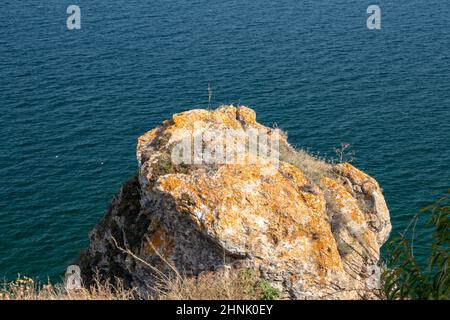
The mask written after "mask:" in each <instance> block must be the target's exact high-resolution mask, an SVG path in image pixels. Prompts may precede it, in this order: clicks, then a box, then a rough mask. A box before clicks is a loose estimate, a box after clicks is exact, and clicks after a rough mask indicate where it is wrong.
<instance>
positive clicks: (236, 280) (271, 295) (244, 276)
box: [156, 269, 280, 300]
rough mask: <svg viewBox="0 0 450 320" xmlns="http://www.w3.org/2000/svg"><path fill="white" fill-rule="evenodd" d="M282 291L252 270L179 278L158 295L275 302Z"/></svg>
mask: <svg viewBox="0 0 450 320" xmlns="http://www.w3.org/2000/svg"><path fill="white" fill-rule="evenodd" d="M279 297H280V292H279V291H278V290H277V289H275V288H273V287H272V286H271V285H269V284H268V283H267V282H266V281H265V280H262V279H260V278H259V277H258V276H257V275H256V273H255V272H254V271H252V270H250V269H241V270H237V271H232V272H230V273H229V274H217V273H207V274H202V275H200V276H198V277H195V278H176V279H175V280H174V281H171V282H170V283H169V284H168V286H167V291H166V292H159V293H158V295H157V296H156V299H161V300H273V299H278V298H279Z"/></svg>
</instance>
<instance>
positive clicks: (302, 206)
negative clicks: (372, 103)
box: [92, 106, 390, 299]
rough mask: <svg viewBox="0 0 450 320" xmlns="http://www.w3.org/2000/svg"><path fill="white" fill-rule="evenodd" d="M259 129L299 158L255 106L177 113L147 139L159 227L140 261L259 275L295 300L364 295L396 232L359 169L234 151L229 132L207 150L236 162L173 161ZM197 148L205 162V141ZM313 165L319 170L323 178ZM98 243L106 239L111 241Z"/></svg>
mask: <svg viewBox="0 0 450 320" xmlns="http://www.w3.org/2000/svg"><path fill="white" fill-rule="evenodd" d="M249 128H250V129H257V130H259V131H258V132H260V133H263V134H264V135H266V136H264V138H265V139H266V138H267V139H268V140H270V139H275V140H276V142H277V143H278V145H279V146H283V148H281V149H280V150H285V152H286V150H288V151H289V152H290V154H289V157H288V158H292V157H293V156H294V157H295V150H294V149H293V148H292V147H291V146H290V145H289V144H288V142H287V140H286V139H287V138H286V136H285V135H283V134H282V133H281V132H279V131H278V130H276V129H272V128H268V127H265V126H263V125H261V124H259V123H258V122H257V121H256V113H255V112H254V111H253V110H252V109H249V108H247V107H234V106H223V107H220V108H218V109H216V110H199V109H197V110H191V111H186V112H182V113H179V114H175V115H173V117H172V119H171V120H167V121H164V122H163V124H162V125H161V126H159V127H157V128H155V129H153V130H151V131H149V132H148V133H146V134H144V135H143V136H141V137H140V138H139V140H138V146H137V158H138V163H139V184H140V203H141V205H142V210H141V211H142V212H149V214H148V216H146V217H147V220H149V221H151V222H150V226H149V227H148V229H145V228H143V230H144V231H143V232H142V234H140V235H139V236H140V237H141V238H138V240H137V241H138V242H139V241H141V242H142V245H141V247H140V248H141V250H140V254H141V255H142V256H143V258H144V259H145V258H149V259H151V258H152V257H154V256H155V253H156V252H158V253H160V254H161V255H162V256H163V257H164V259H167V261H171V262H173V264H174V265H175V266H176V267H177V268H179V269H180V271H183V272H185V271H186V272H189V273H191V274H194V275H195V274H199V273H201V272H203V271H206V270H217V269H220V268H222V267H224V266H226V265H236V264H242V265H246V266H248V267H251V268H255V269H256V268H257V269H259V270H260V271H261V274H263V276H264V278H265V279H266V280H268V281H270V282H272V283H277V285H278V286H280V287H282V288H283V290H284V291H285V293H286V295H288V296H289V297H291V298H298V299H309V298H325V297H326V298H346V299H347V298H354V297H358V295H359V293H360V292H361V290H362V291H363V292H365V291H364V290H365V289H367V286H366V279H367V277H368V275H367V274H366V270H367V268H368V266H369V265H370V266H371V265H372V264H374V263H376V262H377V260H378V258H379V247H380V246H381V244H382V243H383V242H384V241H385V239H386V237H387V235H388V234H389V231H390V222H389V212H388V210H387V206H386V204H385V202H384V198H383V196H382V192H381V189H380V188H379V186H378V183H377V182H376V181H375V180H374V179H373V178H371V177H370V176H368V175H367V174H365V173H364V172H362V171H360V170H358V169H356V168H354V167H353V166H351V165H350V164H339V165H335V166H333V165H331V164H327V165H326V167H327V170H322V171H321V168H324V167H325V165H324V164H323V163H320V164H319V165H317V166H315V165H314V163H312V162H313V161H314V159H313V158H312V157H309V158H308V157H306V156H304V155H303V156H302V157H298V158H297V159H306V160H307V161H309V163H308V165H306V166H302V165H299V163H298V162H297V163H296V162H295V161H290V163H288V162H285V161H281V160H279V158H277V159H276V160H277V161H273V159H270V158H267V157H261V156H260V154H259V153H258V154H253V153H250V154H242V153H243V152H244V151H246V150H247V149H245V150H242V149H239V147H238V146H237V144H236V145H234V144H230V141H228V140H227V139H228V138H227V136H226V135H219V136H218V137H219V138H218V140H217V139H215V140H214V139H209V140H208V139H206V140H203V141H201V147H202V148H204V149H206V150H213V149H214V148H215V147H216V146H217V144H219V145H220V144H224V145H225V146H226V147H230V148H231V150H232V151H233V152H235V153H236V155H237V157H236V158H235V160H236V161H235V162H231V163H230V162H208V163H206V162H202V161H203V160H204V158H201V157H200V158H196V159H197V160H198V159H200V160H202V161H200V162H198V163H179V162H176V161H173V150H174V148H175V146H176V145H177V144H178V143H179V142H180V141H183V139H186V138H188V139H187V141H188V142H193V141H194V138H195V137H198V136H201V135H204V134H205V132H206V133H207V132H208V130H219V132H222V131H223V130H236V129H239V130H247V129H249ZM250 131H251V130H250ZM191 138H192V139H191ZM245 141H246V142H248V141H250V138H248V139H247V140H245ZM258 141H259V140H258ZM271 143H272V142H271ZM276 145H277V144H275V146H276ZM189 147H192V148H193V149H192V150H191V149H189V148H188V149H189V150H190V151H189V152H191V154H192V155H195V156H196V157H197V156H198V154H196V152H197V150H196V149H195V142H194V145H192V146H191V145H189ZM248 148H250V147H249V146H248ZM214 150H216V149H214ZM271 151H272V150H271ZM191 154H188V155H191ZM275 154H276V153H275ZM278 160H279V161H278ZM306 160H305V161H306ZM287 161H288V160H287ZM294 164H295V165H294ZM300 167H301V168H303V170H302V169H300ZM307 168H314V175H313V177H312V175H311V172H309V171H308V170H307ZM328 168H329V170H328ZM321 172H326V173H327V174H326V175H325V174H321ZM328 173H330V174H328ZM317 175H320V176H319V177H317ZM316 178H318V179H316ZM117 215H118V216H120V214H119V213H117ZM144 216H145V214H144ZM128 219H129V218H128ZM117 220H118V221H123V219H120V217H118V218H117ZM147 220H145V221H147ZM93 239H94V237H93ZM95 239H96V240H95V241H97V242H99V243H102V241H103V240H102V235H98V237H96V238H95ZM139 239H140V240H139ZM133 240H135V239H133ZM92 247H93V248H94V247H95V248H100V247H101V245H100V244H98V243H96V244H93V245H92ZM127 268H128V269H127ZM134 268H137V269H133V268H132V267H128V265H127V264H126V263H125V262H124V263H123V269H127V270H130V274H132V275H131V277H135V278H136V283H138V284H139V283H143V282H145V281H146V280H147V279H142V277H143V276H142V275H143V274H145V272H143V271H142V270H141V271H139V270H140V269H139V268H141V267H140V266H135V267H134ZM366 291H367V290H366Z"/></svg>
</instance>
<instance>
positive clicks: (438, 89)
mask: <svg viewBox="0 0 450 320" xmlns="http://www.w3.org/2000/svg"><path fill="white" fill-rule="evenodd" d="M70 4H77V5H79V6H80V7H81V14H82V25H81V30H76V31H68V30H67V28H66V17H67V15H66V8H67V6H68V5H70ZM370 4H373V3H372V2H371V1H370V2H369V1H361V0H346V1H336V0H329V1H317V0H307V1H297V0H284V1H262V0H253V1H238V0H232V1H224V0H220V1H219V0H209V1H194V0H193V1H170V0H164V1H162V0H158V1H137V0H127V1H104V0H101V1H86V0H73V1H70V2H69V1H62V0H58V1H56V0H48V1H31V0H23V1H16V0H2V1H1V3H0V75H1V77H0V106H1V112H0V134H1V140H0V179H1V180H0V277H6V278H9V279H11V278H14V277H15V276H16V274H17V273H18V272H20V273H22V274H27V275H30V276H40V277H41V278H43V277H46V276H47V275H49V276H55V275H58V274H61V272H63V270H64V268H65V266H66V265H67V264H68V263H70V262H71V261H72V259H73V258H75V257H76V255H77V253H78V252H79V250H80V249H82V248H83V247H85V246H86V245H87V233H88V231H89V230H90V229H91V228H92V227H93V226H94V224H95V223H96V221H97V220H98V219H99V218H100V217H101V216H102V215H103V212H104V210H105V208H106V205H107V203H108V201H109V200H110V198H111V197H112V195H113V194H114V192H115V191H116V190H117V189H118V187H119V186H120V184H121V183H122V182H123V181H124V180H125V179H126V178H127V177H128V176H129V175H131V174H132V173H133V172H134V171H135V170H136V161H135V154H134V148H135V144H136V138H137V137H138V136H139V135H140V134H142V133H143V132H145V131H147V130H149V129H151V128H152V127H153V126H155V125H157V124H158V123H160V122H161V121H162V120H164V119H166V118H167V117H169V116H170V115H171V114H173V113H175V112H179V111H182V110H187V109H191V108H194V107H207V99H208V98H207V97H208V92H207V87H208V83H211V85H212V88H213V104H214V105H218V104H221V103H240V104H245V105H249V106H251V107H253V108H254V109H256V111H257V113H258V118H259V120H260V121H261V122H263V123H266V124H272V123H273V122H276V123H277V125H278V127H280V128H282V129H284V130H287V131H288V133H289V136H290V141H291V142H293V143H294V144H295V145H297V146H299V147H310V148H311V150H313V151H318V152H321V153H322V154H324V155H328V156H331V155H332V154H333V147H335V146H337V145H339V144H340V143H341V142H347V143H350V144H351V145H352V148H353V150H354V151H355V152H356V156H357V159H356V162H355V164H356V165H357V166H358V167H360V168H362V169H363V170H365V171H366V172H368V173H370V174H371V175H373V176H374V177H375V178H376V179H377V180H378V181H379V182H380V184H381V185H382V187H383V188H384V191H385V196H386V199H387V202H388V205H389V207H390V210H391V214H392V220H393V225H394V232H398V231H400V230H402V229H403V228H404V227H405V225H406V224H407V222H408V221H409V220H410V218H411V217H412V215H413V214H414V213H415V212H416V211H417V209H419V208H420V207H421V206H423V205H424V204H426V203H428V202H430V201H432V200H433V199H435V198H436V197H437V196H438V195H440V194H442V193H443V192H444V191H446V189H447V188H448V187H449V186H450V183H449V182H450V165H449V164H450V151H449V150H450V139H449V138H450V125H449V123H450V109H449V108H450V92H449V90H450V2H449V1H446V0H428V1H418V0H408V1H406V0H398V1H376V4H378V5H380V7H381V9H382V29H381V30H380V31H369V30H367V28H366V18H367V16H368V14H367V13H366V9H367V7H368V5H370ZM423 234H424V229H423V228H422V227H419V230H418V236H419V241H418V242H416V244H415V246H416V255H419V256H420V257H422V259H423V254H424V252H425V251H426V246H425V245H426V241H425V240H423V239H424V237H423Z"/></svg>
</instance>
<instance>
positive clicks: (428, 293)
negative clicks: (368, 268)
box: [382, 190, 450, 300]
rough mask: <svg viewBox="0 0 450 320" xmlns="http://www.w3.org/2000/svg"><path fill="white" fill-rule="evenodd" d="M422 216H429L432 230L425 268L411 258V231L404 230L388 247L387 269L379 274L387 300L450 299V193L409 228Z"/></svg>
mask: <svg viewBox="0 0 450 320" xmlns="http://www.w3.org/2000/svg"><path fill="white" fill-rule="evenodd" d="M421 215H426V216H427V217H428V222H427V226H428V227H430V228H432V229H433V233H432V242H431V250H430V254H429V256H428V259H427V260H428V261H427V262H428V263H427V266H426V267H422V266H420V265H419V264H418V263H417V261H416V259H415V258H414V253H413V241H414V228H413V229H412V236H409V234H410V233H409V232H408V229H409V228H407V230H406V231H405V233H404V234H402V235H401V236H400V237H397V238H395V239H392V240H391V241H390V242H389V244H388V246H387V250H388V257H389V260H388V261H387V269H386V271H385V272H384V273H383V274H382V281H383V283H384V287H383V289H384V293H385V295H386V297H387V298H388V299H420V300H424V299H431V300H441V299H443V300H448V299H449V296H450V273H449V242H450V232H449V227H450V216H449V215H450V190H449V191H448V193H447V194H446V195H445V196H443V197H442V198H440V199H439V200H438V201H436V202H435V203H434V204H433V205H430V206H428V207H425V208H424V209H422V210H421V211H420V213H419V214H418V215H416V216H415V218H414V219H413V221H412V222H411V223H410V226H411V225H412V224H413V223H414V225H415V224H416V223H417V221H418V219H419V217H420V216H421Z"/></svg>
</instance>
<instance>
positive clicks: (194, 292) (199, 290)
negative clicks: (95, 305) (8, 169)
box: [0, 269, 280, 300]
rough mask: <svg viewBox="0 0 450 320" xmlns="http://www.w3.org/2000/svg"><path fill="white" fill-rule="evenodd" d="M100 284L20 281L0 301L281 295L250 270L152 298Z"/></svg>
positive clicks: (191, 282)
mask: <svg viewBox="0 0 450 320" xmlns="http://www.w3.org/2000/svg"><path fill="white" fill-rule="evenodd" d="M115 283H116V284H115V285H112V284H111V282H110V281H100V280H99V277H97V278H96V279H95V280H94V284H93V285H92V286H90V287H89V288H81V289H78V290H71V291H67V290H66V289H65V288H64V285H63V284H51V283H50V282H48V283H47V284H40V283H38V282H36V281H34V280H33V279H32V278H28V277H21V276H20V275H19V276H18V278H17V279H16V280H15V281H13V282H9V283H4V284H3V285H2V286H0V300H135V299H154V300H174V299H176V300H193V299H196V300H216V299H221V300H261V299H265V300H272V299H277V298H279V297H280V292H279V291H278V290H277V289H275V288H273V287H272V286H271V285H270V284H268V283H267V282H266V281H265V280H262V279H260V278H259V277H257V276H256V273H255V272H253V271H252V270H250V269H242V270H237V271H234V272H230V273H229V274H224V273H208V274H201V275H199V276H197V277H189V278H188V277H179V276H177V277H173V278H171V279H168V280H167V281H166V282H165V284H164V286H163V287H162V286H161V289H155V292H156V293H155V294H153V295H152V296H145V297H143V296H142V295H139V294H138V293H137V291H136V290H134V289H126V288H124V287H123V285H122V284H121V282H120V281H118V280H116V281H115Z"/></svg>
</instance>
